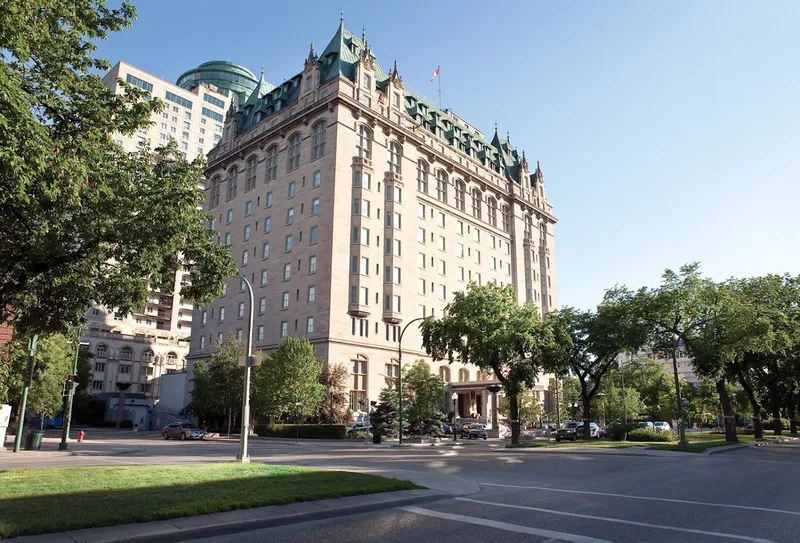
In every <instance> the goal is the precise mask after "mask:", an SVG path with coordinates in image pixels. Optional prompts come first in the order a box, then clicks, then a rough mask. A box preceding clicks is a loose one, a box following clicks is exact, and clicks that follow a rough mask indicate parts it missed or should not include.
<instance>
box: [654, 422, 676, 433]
mask: <svg viewBox="0 0 800 543" xmlns="http://www.w3.org/2000/svg"><path fill="white" fill-rule="evenodd" d="M653 427H654V428H655V430H656V432H668V431H671V430H672V426H670V425H669V423H668V422H663V421H662V422H655V423H653Z"/></svg>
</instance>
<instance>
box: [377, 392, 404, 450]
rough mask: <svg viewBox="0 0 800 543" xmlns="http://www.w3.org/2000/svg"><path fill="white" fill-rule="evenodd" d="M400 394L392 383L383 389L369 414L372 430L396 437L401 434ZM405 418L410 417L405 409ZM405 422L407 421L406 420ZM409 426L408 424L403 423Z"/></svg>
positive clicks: (384, 435)
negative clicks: (398, 408) (399, 417)
mask: <svg viewBox="0 0 800 543" xmlns="http://www.w3.org/2000/svg"><path fill="white" fill-rule="evenodd" d="M397 404H398V395H397V390H396V389H395V388H394V387H392V386H391V385H390V386H388V387H387V388H384V389H383V390H381V392H380V394H379V395H378V403H377V405H376V406H375V409H374V410H373V411H372V413H371V414H370V416H369V421H370V430H371V431H372V432H378V433H380V434H381V435H382V436H383V437H386V438H389V439H394V438H396V437H398V436H399V435H400V423H399V420H398V417H397ZM403 418H404V419H407V418H408V411H406V410H404V411H403ZM404 422H405V421H404ZM403 427H404V428H407V427H408V426H407V425H403Z"/></svg>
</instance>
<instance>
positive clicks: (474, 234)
mask: <svg viewBox="0 0 800 543" xmlns="http://www.w3.org/2000/svg"><path fill="white" fill-rule="evenodd" d="M472 238H473V239H474V240H475V241H476V242H477V243H480V242H481V231H480V230H478V229H477V228H475V229H474V230H473V231H472Z"/></svg>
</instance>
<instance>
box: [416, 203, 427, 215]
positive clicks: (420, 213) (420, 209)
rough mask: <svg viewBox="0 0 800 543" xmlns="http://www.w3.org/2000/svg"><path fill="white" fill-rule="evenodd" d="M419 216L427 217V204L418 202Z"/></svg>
mask: <svg viewBox="0 0 800 543" xmlns="http://www.w3.org/2000/svg"><path fill="white" fill-rule="evenodd" d="M417 217H419V218H420V219H424V218H425V204H417Z"/></svg>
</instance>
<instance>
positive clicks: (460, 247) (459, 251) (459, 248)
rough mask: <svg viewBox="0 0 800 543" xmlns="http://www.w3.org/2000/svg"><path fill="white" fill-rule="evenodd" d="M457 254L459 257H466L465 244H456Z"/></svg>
mask: <svg viewBox="0 0 800 543" xmlns="http://www.w3.org/2000/svg"><path fill="white" fill-rule="evenodd" d="M456 256H457V257H458V258H464V245H463V244H461V243H457V244H456Z"/></svg>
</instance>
